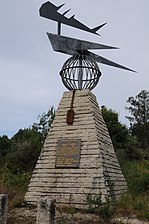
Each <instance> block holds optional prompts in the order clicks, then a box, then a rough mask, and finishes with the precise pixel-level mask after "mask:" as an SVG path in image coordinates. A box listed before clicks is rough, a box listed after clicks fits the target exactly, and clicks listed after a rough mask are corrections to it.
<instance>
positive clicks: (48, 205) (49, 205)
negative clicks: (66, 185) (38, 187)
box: [36, 198, 56, 224]
mask: <svg viewBox="0 0 149 224" xmlns="http://www.w3.org/2000/svg"><path fill="white" fill-rule="evenodd" d="M55 202H56V201H55V200H50V199H48V198H47V199H46V198H41V199H40V200H39V202H38V207H37V219H36V224H55Z"/></svg>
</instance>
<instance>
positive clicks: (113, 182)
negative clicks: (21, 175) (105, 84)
mask: <svg viewBox="0 0 149 224" xmlns="http://www.w3.org/2000/svg"><path fill="white" fill-rule="evenodd" d="M71 97H72V92H65V93H64V95H63V97H62V100H61V102H60V104H59V107H58V110H57V112H56V117H55V120H54V122H53V124H52V127H51V129H50V131H49V134H48V136H47V138H46V141H45V144H44V147H43V149H42V152H41V155H40V157H39V159H38V162H37V164H36V167H35V170H34V172H33V175H32V178H31V181H30V184H29V187H28V192H27V193H26V195H25V200H26V202H27V203H31V204H37V202H38V200H39V198H40V197H41V196H48V197H49V198H56V201H57V203H58V204H59V205H62V204H63V205H64V204H67V205H72V206H74V207H77V208H86V206H87V200H86V198H87V195H88V194H89V193H90V194H98V193H99V192H101V193H102V196H103V198H104V197H106V196H108V197H113V198H115V199H116V198H117V197H119V195H121V194H122V193H124V192H126V190H127V185H126V182H125V179H124V176H123V174H122V172H121V169H120V166H119V163H118V160H117V157H116V154H115V152H114V148H113V145H112V142H111V139H110V136H109V133H108V130H107V128H106V125H105V122H104V120H103V118H102V115H101V111H100V109H99V106H98V103H97V101H96V97H95V96H94V95H93V94H92V93H91V92H90V91H89V90H81V91H80V90H78V91H76V93H75V99H74V105H73V109H74V122H73V125H68V124H67V123H66V114H67V110H69V108H70V104H71ZM59 139H68V140H69V139H81V149H80V165H79V168H56V167H55V162H56V150H57V142H58V140H59ZM70 150H71V149H70Z"/></svg>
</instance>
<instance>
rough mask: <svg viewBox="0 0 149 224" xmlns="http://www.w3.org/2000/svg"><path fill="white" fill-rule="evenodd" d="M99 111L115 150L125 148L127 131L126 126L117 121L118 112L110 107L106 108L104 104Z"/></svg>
mask: <svg viewBox="0 0 149 224" xmlns="http://www.w3.org/2000/svg"><path fill="white" fill-rule="evenodd" d="M101 112H102V115H103V119H104V121H105V123H106V126H107V128H108V131H109V134H110V137H111V140H112V142H113V146H114V148H115V149H116V150H117V149H120V148H126V144H127V139H128V134H129V133H128V129H127V127H126V126H125V125H123V124H121V123H120V122H119V118H118V113H116V112H115V111H113V110H112V109H107V108H106V107H105V106H102V107H101Z"/></svg>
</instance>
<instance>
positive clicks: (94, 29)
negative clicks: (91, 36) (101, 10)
mask: <svg viewBox="0 0 149 224" xmlns="http://www.w3.org/2000/svg"><path fill="white" fill-rule="evenodd" d="M106 24H107V23H103V24H101V25H99V26H96V27H95V28H93V29H92V31H93V33H96V32H97V31H98V30H99V29H101V28H102V27H103V26H105V25H106Z"/></svg>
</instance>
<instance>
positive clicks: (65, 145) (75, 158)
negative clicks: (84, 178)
mask: <svg viewBox="0 0 149 224" xmlns="http://www.w3.org/2000/svg"><path fill="white" fill-rule="evenodd" d="M80 148H81V140H80V139H60V140H58V142H57V152H56V164H55V166H56V168H79V165H80Z"/></svg>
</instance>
